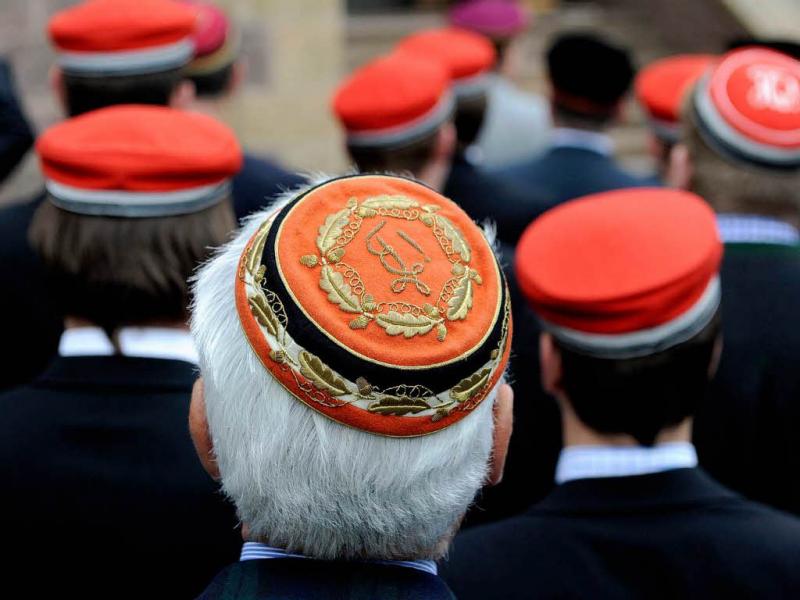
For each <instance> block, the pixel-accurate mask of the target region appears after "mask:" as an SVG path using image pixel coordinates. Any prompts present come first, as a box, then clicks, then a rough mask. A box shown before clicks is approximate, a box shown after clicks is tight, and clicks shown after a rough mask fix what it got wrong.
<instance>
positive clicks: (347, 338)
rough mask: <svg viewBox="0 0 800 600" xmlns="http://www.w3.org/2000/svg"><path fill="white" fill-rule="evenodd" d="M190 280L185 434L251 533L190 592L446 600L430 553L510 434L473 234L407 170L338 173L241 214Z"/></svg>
mask: <svg viewBox="0 0 800 600" xmlns="http://www.w3.org/2000/svg"><path fill="white" fill-rule="evenodd" d="M195 294H196V299H195V306H194V313H193V332H194V336H195V339H196V342H197V345H198V350H199V353H200V355H201V371H202V375H203V378H202V379H201V380H200V381H198V384H197V385H196V386H195V393H194V396H193V401H192V409H191V416H190V425H191V430H192V435H193V438H194V440H195V444H196V446H197V449H198V454H199V456H200V458H201V460H202V462H203V464H204V465H205V467H206V469H207V470H208V471H209V472H210V473H211V474H212V475H213V476H215V477H218V478H219V479H220V480H221V482H222V488H223V490H224V491H225V493H226V494H227V495H228V496H229V497H230V498H231V499H232V500H233V501H234V503H235V504H236V506H237V510H238V513H239V517H240V519H241V520H242V522H243V523H244V530H245V541H246V543H245V545H244V548H243V551H242V560H241V562H239V563H238V564H236V565H232V566H230V567H228V568H227V569H226V570H225V571H223V572H222V573H221V574H220V575H219V576H218V577H217V578H216V579H215V580H214V581H213V582H212V583H211V585H210V587H209V588H208V589H207V590H206V592H205V594H204V595H203V596H202V598H208V599H211V598H222V597H225V598H267V597H269V598H271V597H303V598H328V597H336V598H340V597H347V598H388V597H391V598H451V597H452V594H451V593H450V591H449V590H448V588H447V587H446V585H445V584H444V583H443V582H442V581H441V580H440V579H439V578H438V576H437V574H436V566H435V563H433V562H432V561H433V560H435V559H437V558H439V557H441V556H442V555H443V554H444V553H445V552H446V550H447V547H448V544H449V541H450V539H451V537H452V536H453V535H454V534H455V532H456V530H457V529H458V526H459V523H460V520H461V518H462V516H463V514H464V513H465V511H466V510H467V507H468V506H469V504H470V503H471V502H472V500H473V498H474V496H475V494H476V492H477V491H478V489H479V488H480V487H481V486H482V485H483V484H484V483H486V482H489V483H495V482H497V481H499V480H500V478H501V476H502V469H503V463H504V460H505V452H506V448H507V445H508V440H509V437H510V434H511V411H512V403H513V394H512V392H511V389H510V388H509V387H508V386H507V385H505V384H502V383H500V381H501V377H502V375H503V372H504V369H505V366H506V363H507V360H508V353H509V348H510V337H511V334H510V330H511V316H510V310H509V302H508V292H507V289H506V285H505V281H504V279H503V275H502V272H501V270H500V268H499V266H498V263H497V260H496V258H495V256H494V254H493V252H492V249H491V247H490V245H489V243H488V242H487V240H486V239H485V238H484V236H483V233H482V232H481V230H480V229H478V228H477V227H476V226H475V225H474V224H473V223H472V221H470V219H469V217H468V216H467V215H466V214H465V213H464V212H463V211H461V210H460V209H459V208H458V207H457V206H456V205H455V204H453V203H452V202H450V201H449V200H447V199H445V198H443V197H442V196H440V195H439V194H437V193H436V192H434V191H433V190H431V189H429V188H427V187H424V186H422V185H420V184H418V183H415V182H413V181H411V180H407V179H402V178H398V177H388V176H378V175H360V176H350V177H343V178H339V179H333V180H330V181H327V182H324V183H321V184H319V185H317V186H315V187H312V188H307V189H304V190H302V191H300V192H295V193H293V194H290V195H289V196H288V198H287V201H286V202H285V203H283V204H282V205H279V206H278V207H277V208H275V209H273V210H267V211H264V212H262V213H259V214H257V215H255V216H254V217H253V218H252V219H251V220H250V221H249V222H248V223H247V225H246V226H245V227H244V229H243V231H242V232H241V233H240V234H239V235H238V236H237V238H236V239H235V240H234V241H232V242H231V243H230V244H229V245H228V246H226V247H225V248H224V249H223V250H222V251H221V253H220V254H219V255H218V256H217V257H216V258H215V259H214V260H212V261H211V262H210V263H209V264H207V265H206V266H205V267H204V268H203V269H202V270H201V272H200V273H199V275H198V278H197V283H196V287H195Z"/></svg>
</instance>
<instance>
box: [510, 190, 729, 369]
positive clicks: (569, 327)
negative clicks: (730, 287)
mask: <svg viewBox="0 0 800 600" xmlns="http://www.w3.org/2000/svg"><path fill="white" fill-rule="evenodd" d="M721 257H722V244H721V242H720V240H719V236H718V234H717V227H716V221H715V218H714V213H713V211H712V210H711V208H710V207H709V206H708V205H707V204H706V203H705V202H704V201H703V200H702V199H701V198H700V197H699V196H696V195H694V194H691V193H689V192H683V191H678V190H667V189H661V188H640V189H630V190H617V191H613V192H605V193H602V194H594V195H592V196H586V197H584V198H581V199H578V200H574V201H572V202H567V203H565V204H563V205H561V206H559V207H557V208H555V209H553V210H551V211H548V212H546V213H545V214H544V215H542V216H541V217H540V218H539V219H537V220H536V221H535V222H534V223H533V224H531V225H530V226H529V227H528V229H527V230H526V231H525V233H524V234H523V236H522V238H521V239H520V243H519V246H518V248H517V257H516V270H517V276H518V279H519V284H520V288H521V289H522V291H523V293H524V294H525V296H526V298H527V299H528V301H529V302H530V303H531V305H532V306H533V308H534V310H535V311H536V312H537V314H538V315H539V317H540V318H541V320H542V322H543V326H544V328H545V329H546V330H547V331H549V332H550V333H551V334H552V335H553V336H554V337H555V338H556V339H557V340H558V341H559V342H560V343H561V344H563V345H565V346H567V347H569V348H572V349H573V350H575V351H576V352H580V353H583V354H586V355H589V356H595V357H599V358H608V359H625V358H633V357H639V356H647V355H651V354H655V353H658V352H662V351H664V350H667V349H669V348H672V347H674V346H677V345H679V344H681V343H683V342H686V341H688V340H690V339H691V338H692V337H694V336H695V335H697V334H698V333H700V332H701V331H702V330H703V329H704V328H705V327H706V326H707V325H708V324H709V323H710V322H711V321H712V319H713V318H714V316H715V315H716V314H717V311H718V309H719V304H720V286H719V277H718V270H719V263H720V260H721Z"/></svg>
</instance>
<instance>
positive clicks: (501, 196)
mask: <svg viewBox="0 0 800 600" xmlns="http://www.w3.org/2000/svg"><path fill="white" fill-rule="evenodd" d="M443 193H444V195H445V196H447V197H448V198H450V199H451V200H452V201H453V202H455V203H456V204H458V205H459V206H460V207H461V208H462V209H464V212H466V213H467V214H468V215H469V216H470V217H472V219H473V220H474V221H477V222H478V223H481V224H482V222H483V221H485V220H487V219H491V220H492V221H494V222H495V223H496V224H497V237H498V239H500V240H502V241H504V242H506V243H507V244H510V245H514V244H516V243H517V240H518V239H519V236H520V235H522V232H523V231H524V230H525V227H526V226H527V225H528V223H529V222H530V221H531V219H530V218H529V212H530V211H529V206H530V205H531V204H535V205H538V204H542V203H544V202H545V201H546V199H545V198H544V197H543V196H542V195H541V193H540V192H539V191H537V188H536V186H535V185H534V184H533V183H532V182H529V183H525V184H523V185H521V186H517V185H515V184H514V183H512V182H510V181H505V180H503V179H501V178H499V177H495V176H493V175H489V174H488V173H486V172H484V171H481V170H480V169H478V168H477V167H475V166H474V165H473V164H472V163H470V162H469V161H467V160H466V159H465V158H464V157H463V156H460V155H457V156H456V158H455V160H454V161H453V165H452V167H451V169H450V175H449V176H448V179H447V182H446V184H445V187H444V192H443Z"/></svg>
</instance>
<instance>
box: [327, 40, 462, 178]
mask: <svg viewBox="0 0 800 600" xmlns="http://www.w3.org/2000/svg"><path fill="white" fill-rule="evenodd" d="M332 109H333V112H334V114H335V115H336V117H337V118H338V119H339V121H340V123H341V124H342V127H343V129H344V130H345V134H346V144H347V150H348V153H349V154H350V157H351V158H352V159H353V161H354V163H355V164H356V166H357V167H358V169H359V171H361V172H362V173H369V172H387V171H393V172H398V173H402V172H409V173H411V174H413V175H414V176H415V177H419V176H420V174H421V173H422V171H423V169H424V168H425V167H426V165H427V164H428V163H429V162H430V161H431V160H432V159H433V157H434V152H435V150H436V144H437V137H438V135H439V132H440V130H441V128H442V127H443V126H444V125H445V124H446V123H447V122H448V121H449V119H450V118H451V117H452V113H453V99H452V95H451V92H450V82H449V77H448V73H447V71H446V70H445V69H444V67H442V66H441V65H440V64H438V63H436V62H430V61H426V60H422V59H420V58H418V57H416V56H410V55H400V54H391V55H388V56H383V57H380V58H377V59H374V60H372V61H370V62H369V63H367V64H366V65H364V66H362V67H361V68H359V69H358V70H356V71H355V72H354V73H352V74H351V75H350V76H349V77H347V78H346V79H345V80H344V81H343V82H342V83H341V85H340V86H339V87H338V89H337V90H336V93H335V95H334V97H333V100H332Z"/></svg>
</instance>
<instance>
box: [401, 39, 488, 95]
mask: <svg viewBox="0 0 800 600" xmlns="http://www.w3.org/2000/svg"><path fill="white" fill-rule="evenodd" d="M397 50H398V51H399V52H409V53H411V54H414V55H416V56H419V57H421V58H424V59H426V60H439V61H441V63H442V64H443V65H444V66H445V67H446V68H447V69H448V70H449V72H450V78H451V79H452V80H453V81H456V82H457V81H458V80H459V79H465V78H469V77H474V76H476V75H480V74H482V73H486V72H487V71H489V70H491V68H492V67H493V66H494V63H495V60H497V53H496V52H495V49H494V46H493V45H492V43H491V42H490V41H489V39H488V38H486V37H484V36H482V35H480V34H478V33H475V32H473V31H467V30H466V29H457V28H455V27H443V28H440V29H431V30H428V31H423V32H421V33H416V34H413V35H410V36H408V37H406V38H405V39H403V40H402V41H401V42H400V43H399V44H398V46H397Z"/></svg>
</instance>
